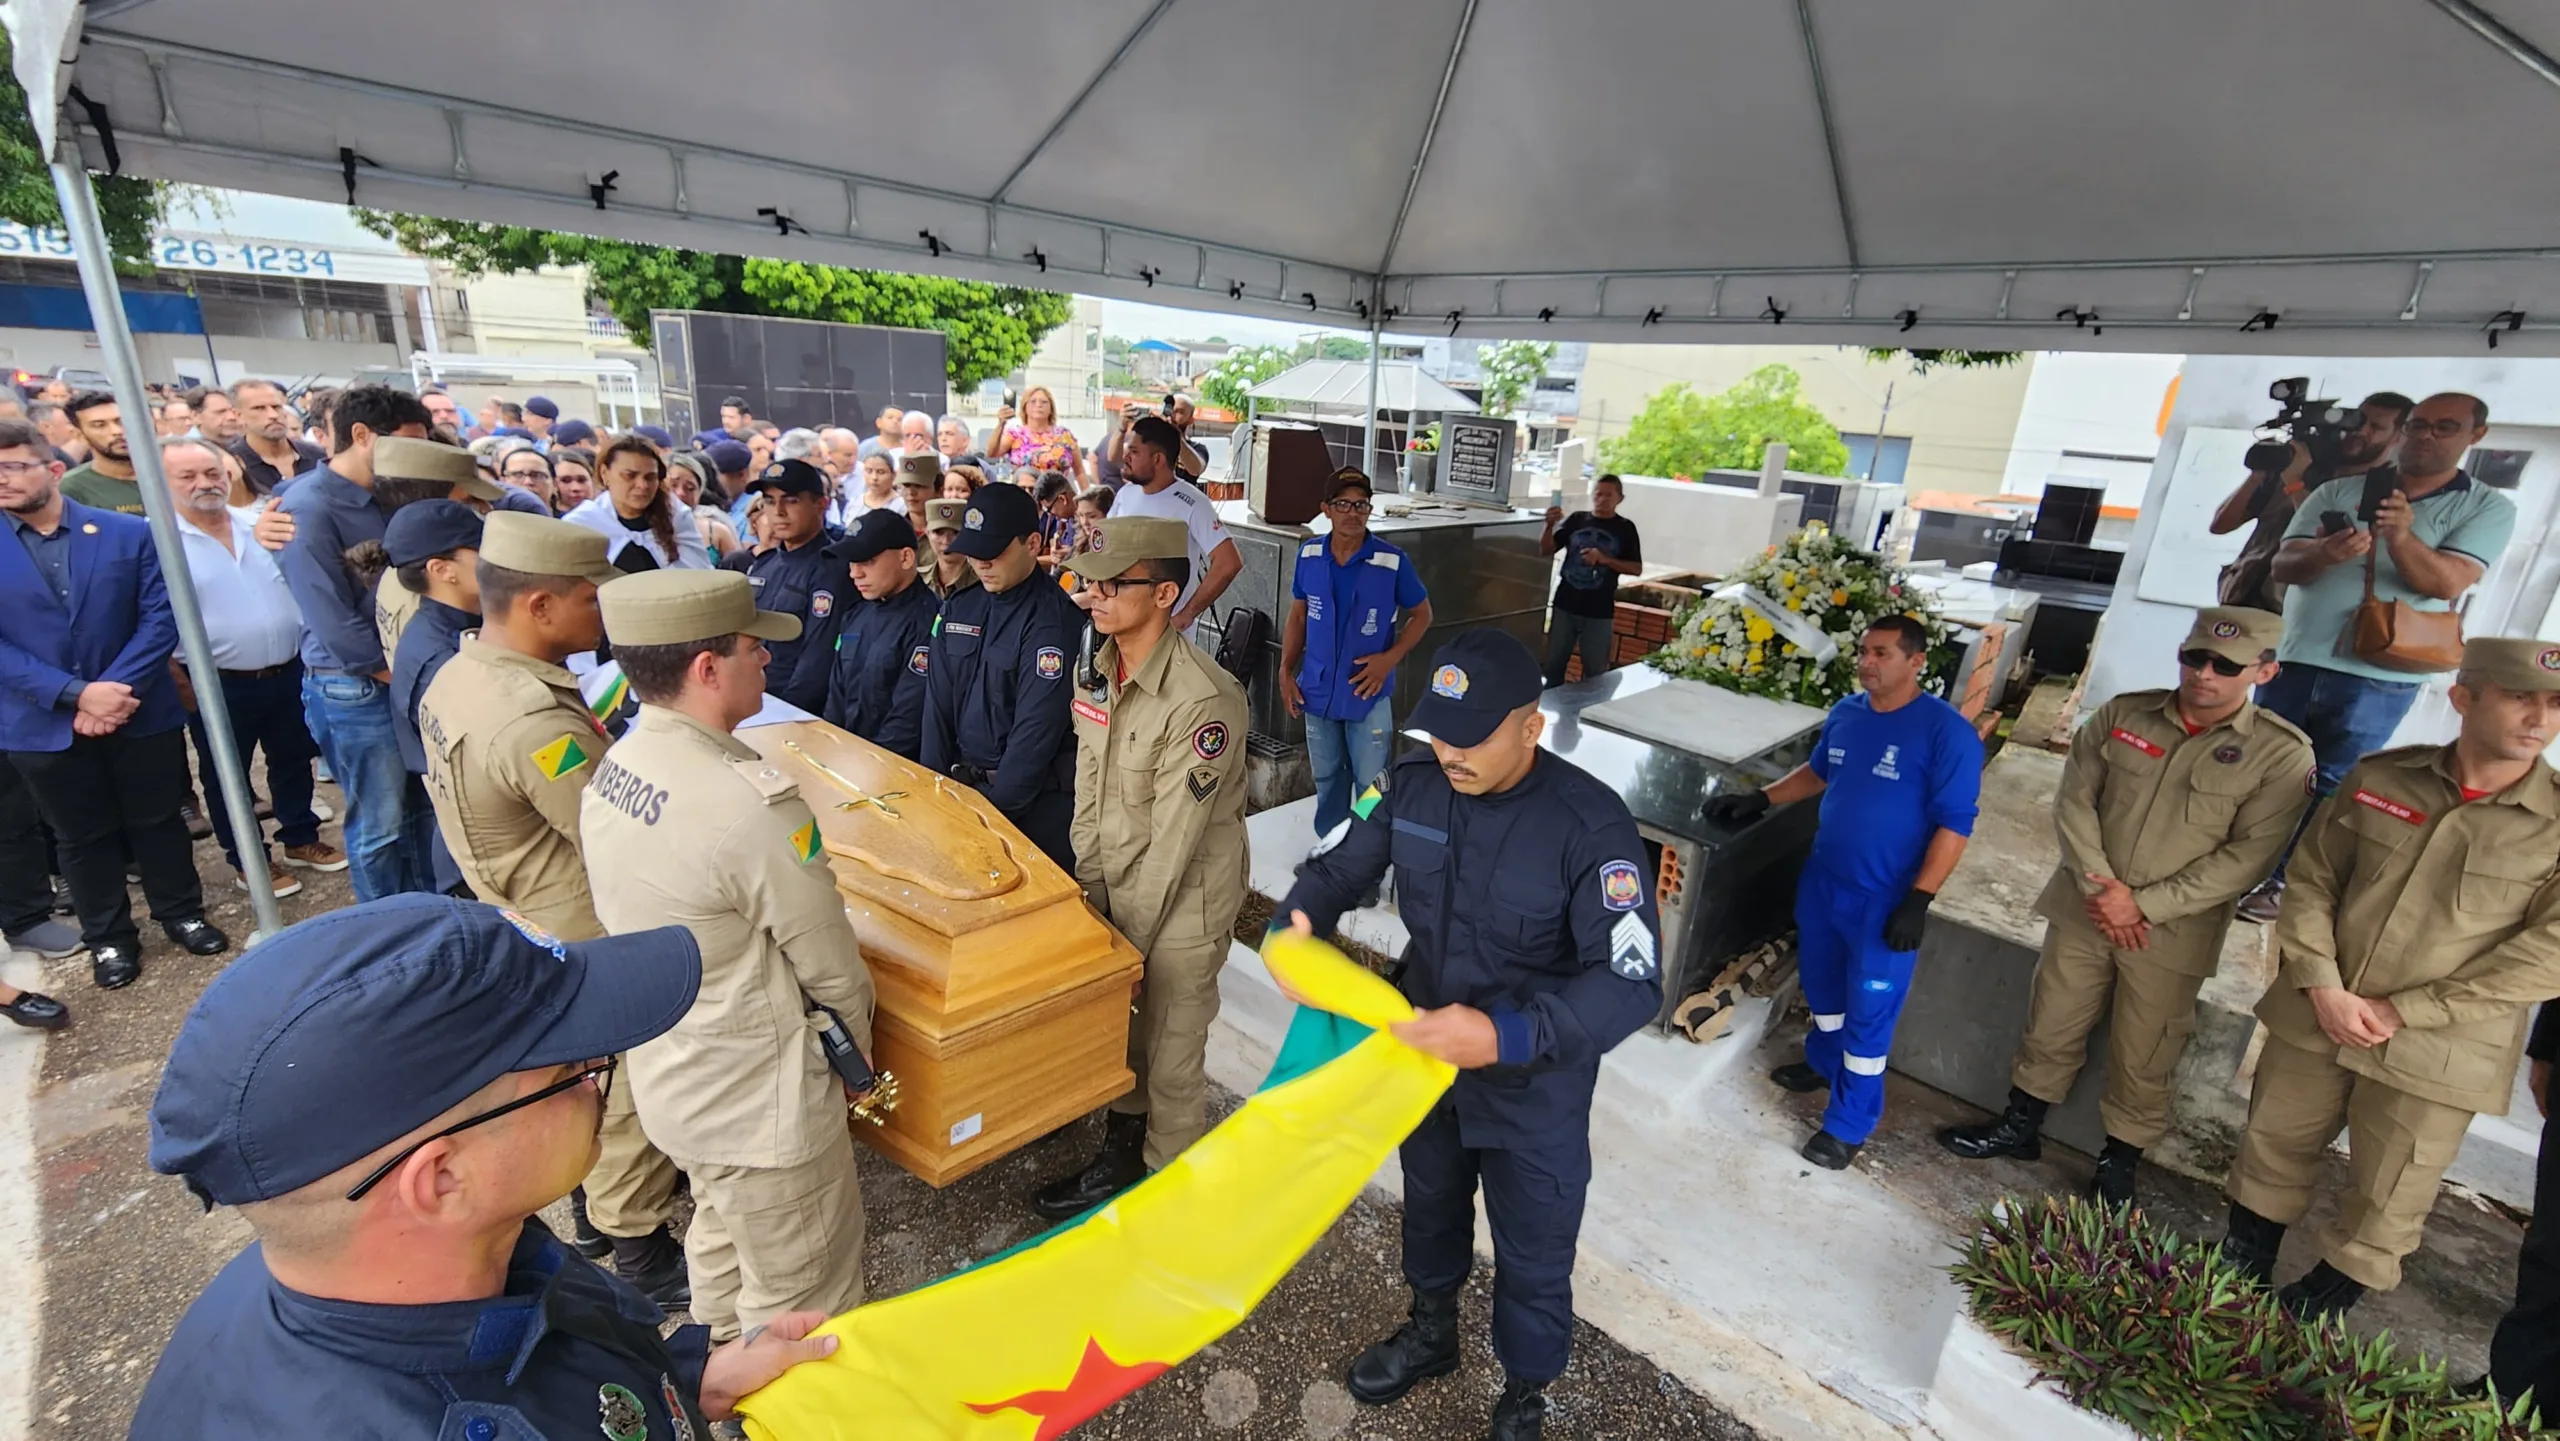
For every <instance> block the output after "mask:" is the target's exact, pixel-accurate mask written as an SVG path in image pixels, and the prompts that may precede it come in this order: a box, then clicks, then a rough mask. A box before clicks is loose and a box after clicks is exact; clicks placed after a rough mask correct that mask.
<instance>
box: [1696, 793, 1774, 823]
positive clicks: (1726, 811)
mask: <svg viewBox="0 0 2560 1441" xmlns="http://www.w3.org/2000/svg"><path fill="white" fill-rule="evenodd" d="M1768 813H1769V793H1768V792H1767V791H1726V792H1724V793H1723V794H1721V795H1712V796H1709V797H1707V800H1706V804H1704V805H1701V806H1699V807H1698V814H1699V816H1700V817H1701V818H1703V819H1706V820H1711V821H1714V822H1715V823H1716V824H1718V825H1724V826H1744V825H1749V824H1750V823H1751V822H1753V821H1756V820H1758V819H1760V818H1761V817H1762V816H1765V815H1767V814H1768Z"/></svg>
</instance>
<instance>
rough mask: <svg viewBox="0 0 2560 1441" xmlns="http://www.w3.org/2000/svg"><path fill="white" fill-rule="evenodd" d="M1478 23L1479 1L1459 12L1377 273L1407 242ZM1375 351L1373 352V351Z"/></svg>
mask: <svg viewBox="0 0 2560 1441" xmlns="http://www.w3.org/2000/svg"><path fill="white" fill-rule="evenodd" d="M1475 26H1476V0H1467V8H1466V9H1464V10H1461V11H1459V12H1458V33H1457V34H1455V35H1453V36H1451V37H1450V39H1449V63H1448V64H1447V65H1446V66H1444V67H1442V69H1441V71H1440V93H1438V94H1437V95H1434V96H1432V97H1431V119H1430V120H1429V121H1428V122H1427V123H1426V124H1424V125H1423V127H1422V143H1421V144H1420V145H1418V146H1416V147H1414V152H1413V168H1412V169H1411V170H1408V171H1406V172H1405V177H1404V199H1403V200H1401V201H1399V202H1397V204H1396V223H1395V224H1394V225H1393V226H1391V227H1389V228H1388V230H1387V248H1386V249H1385V250H1383V251H1381V252H1379V254H1378V274H1379V275H1380V276H1383V275H1385V274H1387V273H1388V272H1389V271H1390V270H1392V269H1394V268H1395V263H1396V247H1397V246H1399V245H1401V244H1403V243H1404V223H1405V220H1406V218H1407V217H1409V216H1411V215H1412V214H1413V198H1414V197H1415V196H1416V195H1418V194H1420V193H1421V192H1422V168H1423V167H1424V166H1426V165H1428V164H1430V163H1431V145H1432V142H1433V141H1436V140H1438V139H1439V138H1440V116H1441V113H1442V112H1444V111H1446V110H1447V109H1448V108H1449V92H1450V91H1451V90H1453V89H1456V88H1457V84H1458V62H1459V61H1460V60H1463V59H1464V58H1466V53H1467V32H1469V31H1471V30H1473V29H1475ZM1374 353H1375V352H1374V351H1372V354H1374Z"/></svg>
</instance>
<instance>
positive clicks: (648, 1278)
mask: <svg viewBox="0 0 2560 1441" xmlns="http://www.w3.org/2000/svg"><path fill="white" fill-rule="evenodd" d="M613 1271H614V1274H615V1275H617V1276H620V1277H621V1278H622V1279H623V1280H625V1281H628V1282H630V1283H631V1286H632V1289H634V1290H636V1291H638V1292H639V1293H640V1294H641V1295H643V1296H646V1297H648V1298H649V1299H650V1300H652V1301H655V1302H657V1303H658V1304H659V1305H660V1306H663V1307H665V1308H666V1309H667V1310H670V1311H680V1310H683V1309H684V1308H685V1307H687V1306H690V1305H692V1304H693V1283H692V1279H691V1278H690V1277H689V1276H688V1275H687V1274H686V1272H685V1266H684V1247H683V1246H681V1245H679V1244H678V1243H677V1241H676V1238H675V1237H674V1236H672V1235H670V1234H668V1231H667V1228H666V1227H664V1226H660V1227H659V1228H658V1229H656V1230H654V1231H651V1232H650V1233H649V1234H648V1235H646V1236H629V1237H624V1236H617V1237H615V1238H613Z"/></svg>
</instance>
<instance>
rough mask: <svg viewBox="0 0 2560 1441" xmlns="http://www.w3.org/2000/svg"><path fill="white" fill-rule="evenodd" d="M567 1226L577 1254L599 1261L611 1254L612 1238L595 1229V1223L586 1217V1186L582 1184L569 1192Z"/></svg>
mask: <svg viewBox="0 0 2560 1441" xmlns="http://www.w3.org/2000/svg"><path fill="white" fill-rule="evenodd" d="M569 1228H570V1235H571V1238H572V1242H571V1243H572V1244H573V1245H575V1246H576V1247H577V1248H578V1254H579V1255H581V1256H584V1257H586V1258H587V1259H588V1260H590V1261H601V1260H603V1259H604V1258H605V1257H607V1256H610V1255H612V1254H613V1238H612V1237H611V1236H608V1235H606V1234H605V1233H604V1232H602V1231H599V1230H597V1229H596V1223H595V1222H593V1221H590V1220H588V1219H587V1188H586V1187H584V1186H580V1187H578V1188H577V1189H576V1190H573V1191H571V1192H570V1193H569Z"/></svg>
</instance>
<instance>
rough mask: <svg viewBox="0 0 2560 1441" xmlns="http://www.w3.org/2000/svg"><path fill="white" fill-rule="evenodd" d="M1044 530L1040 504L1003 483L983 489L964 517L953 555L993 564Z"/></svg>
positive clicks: (1015, 486) (974, 497) (972, 497)
mask: <svg viewBox="0 0 2560 1441" xmlns="http://www.w3.org/2000/svg"><path fill="white" fill-rule="evenodd" d="M1039 529H1040V502H1038V501H1036V500H1033V499H1032V498H1031V492H1029V491H1027V490H1024V489H1023V488H1022V487H1021V486H1018V485H1013V484H1010V483H1004V482H999V483H997V484H995V485H982V486H979V487H978V490H977V493H976V494H974V495H972V496H970V497H969V508H968V509H967V510H964V511H962V512H961V513H960V533H959V534H958V535H957V536H954V537H952V541H951V553H952V554H953V555H963V556H967V557H968V558H969V559H971V560H993V559H995V558H996V557H997V556H999V555H1002V554H1004V548H1005V547H1006V546H1008V545H1011V544H1013V543H1014V542H1015V541H1017V540H1020V539H1022V538H1023V537H1024V536H1026V535H1031V534H1034V533H1036V532H1037V531H1038V530H1039Z"/></svg>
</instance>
